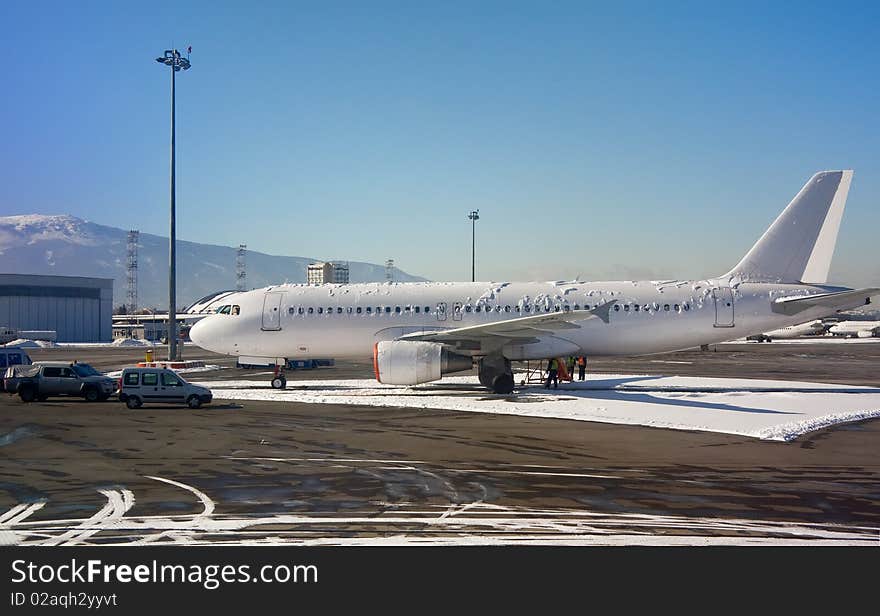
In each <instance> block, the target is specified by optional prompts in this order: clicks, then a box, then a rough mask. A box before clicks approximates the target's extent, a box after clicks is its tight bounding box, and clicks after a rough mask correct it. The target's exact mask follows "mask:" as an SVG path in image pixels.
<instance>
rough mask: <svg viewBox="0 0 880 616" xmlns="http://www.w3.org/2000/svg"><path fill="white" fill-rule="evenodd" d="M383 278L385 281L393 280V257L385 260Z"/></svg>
mask: <svg viewBox="0 0 880 616" xmlns="http://www.w3.org/2000/svg"><path fill="white" fill-rule="evenodd" d="M385 280H386V281H387V282H394V259H388V260H387V261H385Z"/></svg>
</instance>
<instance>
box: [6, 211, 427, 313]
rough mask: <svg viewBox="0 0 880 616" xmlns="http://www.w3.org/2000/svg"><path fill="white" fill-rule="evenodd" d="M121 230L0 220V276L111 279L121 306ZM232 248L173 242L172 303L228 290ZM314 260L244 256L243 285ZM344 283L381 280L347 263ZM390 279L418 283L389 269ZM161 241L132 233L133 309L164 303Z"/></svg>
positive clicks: (32, 218)
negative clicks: (135, 285)
mask: <svg viewBox="0 0 880 616" xmlns="http://www.w3.org/2000/svg"><path fill="white" fill-rule="evenodd" d="M127 245H128V232H127V231H125V230H123V229H117V228H115V227H107V226H104V225H99V224H96V223H93V222H88V221H86V220H82V219H80V218H76V217H74V216H44V215H41V214H29V215H24V216H0V272H3V273H10V274H54V275H59V276H95V277H99V278H113V279H114V284H113V303H114V305H118V304H122V303H124V302H125V297H126V292H127V283H126V272H125V266H126V262H127V257H126V255H127ZM235 253H236V249H235V248H230V247H228V246H215V245H212V244H197V243H195V242H185V241H181V240H178V242H177V297H178V304H179V305H180V306H181V307H182V306H183V305H185V304H188V303H190V302H193V301H195V300H196V299H198V298H200V297H203V296H205V295H207V294H209V293H212V292H214V291H220V290H223V289H234V288H235ZM314 260H315V259H309V258H307V257H279V256H273V255H267V254H263V253H260V252H253V251H248V253H247V257H246V262H247V286H248V288H258V287H263V286H267V285H270V284H276V283H281V282H305V281H306V268H307V267H308V264H309V263H311V262H313V261H314ZM349 274H350V278H351V282H377V281H381V280H384V279H385V266H384V265H375V264H373V263H360V262H356V261H351V262H349ZM394 280H396V281H400V282H407V281H419V280H424V278H419V277H418V276H411V275H410V274H407V273H405V272H403V271H401V270H398V269H395V271H394ZM167 289H168V238H166V237H160V236H158V235H150V234H149V233H141V234H140V242H139V244H138V304H139V305H140V306H162V305H163V304H164V303H166V302H167V301H168V300H167V298H168V290H167Z"/></svg>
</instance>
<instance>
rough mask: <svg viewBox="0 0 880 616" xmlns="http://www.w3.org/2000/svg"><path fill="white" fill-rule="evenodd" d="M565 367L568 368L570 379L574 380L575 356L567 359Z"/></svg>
mask: <svg viewBox="0 0 880 616" xmlns="http://www.w3.org/2000/svg"><path fill="white" fill-rule="evenodd" d="M565 367H566V368H567V369H568V380H569V381H573V380H574V356H569V358H568V359H567V360H566V361H565Z"/></svg>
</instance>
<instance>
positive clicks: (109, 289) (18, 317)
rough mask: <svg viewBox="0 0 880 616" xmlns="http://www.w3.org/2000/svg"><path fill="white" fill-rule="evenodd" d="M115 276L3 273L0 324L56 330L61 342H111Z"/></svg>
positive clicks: (0, 289)
mask: <svg viewBox="0 0 880 616" xmlns="http://www.w3.org/2000/svg"><path fill="white" fill-rule="evenodd" d="M112 315H113V279H112V278H82V277H79V276H41V275H36V274H0V325H3V326H7V327H10V328H12V329H16V330H54V331H56V332H57V338H56V340H57V341H58V342H109V341H110V340H111V338H112V325H111V323H112V320H111V319H112Z"/></svg>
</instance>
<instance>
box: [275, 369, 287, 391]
mask: <svg viewBox="0 0 880 616" xmlns="http://www.w3.org/2000/svg"><path fill="white" fill-rule="evenodd" d="M285 387H287V377H285V376H284V366H275V376H273V377H272V389H284V388H285Z"/></svg>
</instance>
